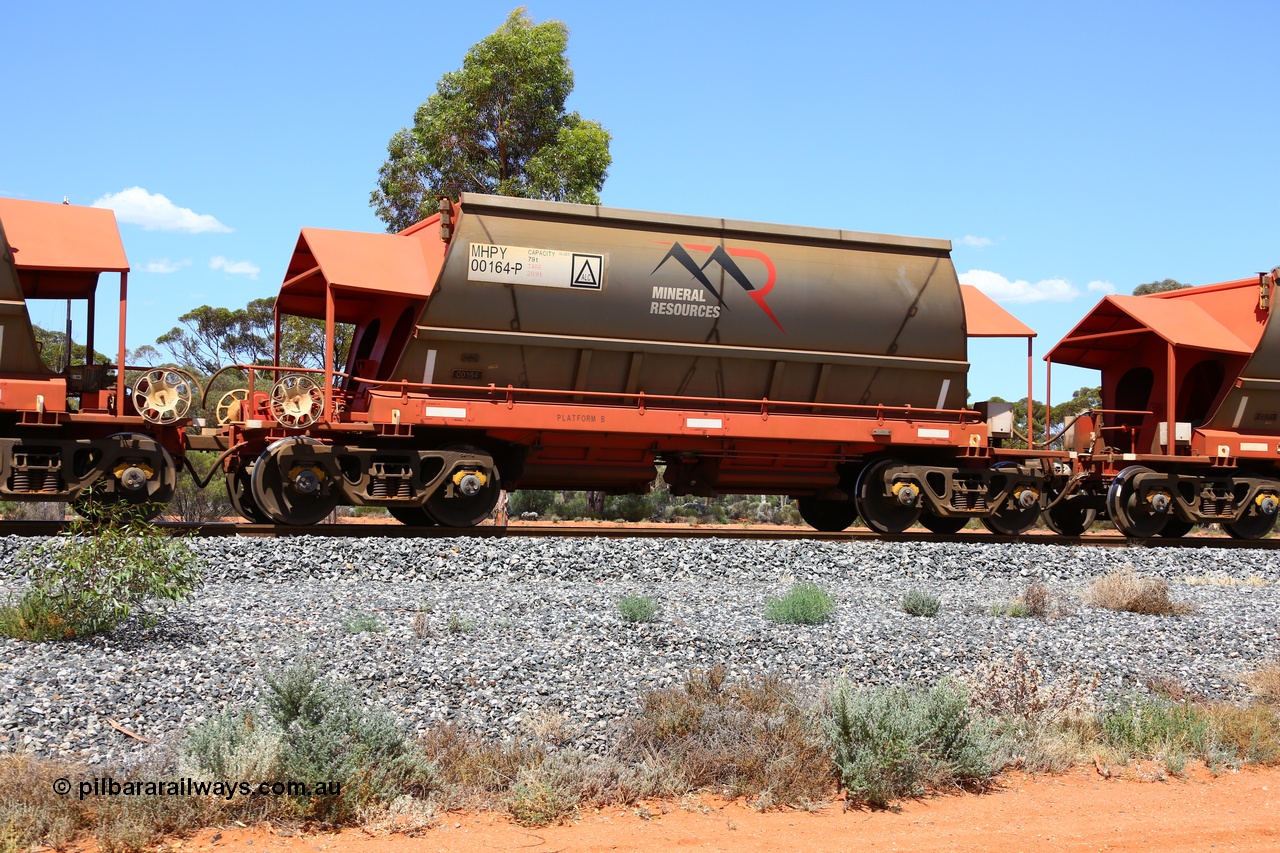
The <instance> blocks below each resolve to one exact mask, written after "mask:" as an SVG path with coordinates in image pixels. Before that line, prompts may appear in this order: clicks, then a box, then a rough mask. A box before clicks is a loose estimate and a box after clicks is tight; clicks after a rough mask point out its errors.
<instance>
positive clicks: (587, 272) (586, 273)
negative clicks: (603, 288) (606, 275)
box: [573, 258, 600, 287]
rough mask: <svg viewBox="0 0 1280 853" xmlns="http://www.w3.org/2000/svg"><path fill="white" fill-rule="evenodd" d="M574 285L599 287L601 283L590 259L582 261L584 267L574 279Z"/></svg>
mask: <svg viewBox="0 0 1280 853" xmlns="http://www.w3.org/2000/svg"><path fill="white" fill-rule="evenodd" d="M573 283H574V284H583V285H586V286H588V287H598V286H599V284H600V282H598V281H596V272H595V270H593V269H592V268H591V260H590V259H589V258H583V259H582V267H581V268H580V269H579V270H578V273H577V275H575V276H574V277H573Z"/></svg>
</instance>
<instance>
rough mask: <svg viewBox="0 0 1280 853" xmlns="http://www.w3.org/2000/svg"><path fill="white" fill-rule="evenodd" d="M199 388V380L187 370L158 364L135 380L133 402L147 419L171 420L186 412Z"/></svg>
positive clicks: (166, 421) (180, 416)
mask: <svg viewBox="0 0 1280 853" xmlns="http://www.w3.org/2000/svg"><path fill="white" fill-rule="evenodd" d="M193 389H194V390H193ZM196 390H198V386H197V384H196V381H195V380H194V379H193V378H191V376H189V375H188V374H186V373H185V372H183V371H181V370H175V369H173V368H169V367H161V368H156V369H155V370H148V371H147V372H146V373H144V374H142V376H140V377H138V381H137V382H135V383H133V405H134V407H135V408H136V409H137V410H138V414H140V415H142V419H143V420H145V421H146V422H147V423H152V424H171V423H173V422H174V421H177V420H180V419H181V418H182V417H183V416H184V415H186V413H187V410H188V409H190V408H191V399H192V397H193V396H194V395H195V391H196Z"/></svg>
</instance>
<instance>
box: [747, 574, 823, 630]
mask: <svg viewBox="0 0 1280 853" xmlns="http://www.w3.org/2000/svg"><path fill="white" fill-rule="evenodd" d="M835 612H836V602H835V599H833V598H832V597H831V594H830V593H828V592H827V591H826V590H825V589H823V588H822V587H820V586H818V585H817V584H812V583H798V584H796V585H795V586H793V587H791V590H790V591H789V592H788V593H787V594H786V595H783V596H781V597H779V598H771V599H769V600H768V601H766V602H765V606H764V616H765V618H766V619H768V620H769V621H770V622H781V623H783V624H787V625H817V624H819V623H822V622H828V621H830V620H831V617H832V616H834V615H835Z"/></svg>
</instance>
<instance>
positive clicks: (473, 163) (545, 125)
mask: <svg viewBox="0 0 1280 853" xmlns="http://www.w3.org/2000/svg"><path fill="white" fill-rule="evenodd" d="M568 42H569V30H568V28H567V27H566V26H565V25H564V24H563V23H561V22H560V21H545V22H543V23H541V24H535V23H534V22H533V20H532V19H531V18H530V17H529V15H528V14H527V13H526V12H525V10H524V8H523V7H521V8H519V9H516V10H515V11H513V12H512V13H511V14H510V16H508V18H507V20H506V22H505V23H504V24H503V25H502V26H501V27H499V28H498V29H497V30H496V31H495V32H494V33H493V34H491V35H489V36H487V37H486V38H484V39H483V40H481V41H480V42H478V43H477V44H475V45H473V46H472V47H471V49H470V50H469V51H467V55H466V57H465V58H464V59H463V61H462V68H461V69H459V70H458V71H451V72H449V73H448V74H445V75H444V77H442V78H441V79H440V81H439V83H437V84H436V91H435V94H433V95H431V97H429V98H428V99H427V101H426V103H424V104H423V105H422V106H420V107H418V109H417V111H416V112H415V113H414V117H413V127H410V128H402V129H401V130H400V131H398V132H397V133H396V134H395V135H394V136H392V137H391V141H390V143H388V145H387V154H388V157H387V161H386V162H385V163H383V165H382V168H381V169H379V170H378V187H377V189H375V190H374V191H373V192H372V193H371V194H370V196H369V204H370V206H372V207H373V208H374V210H375V211H376V213H377V215H378V217H379V218H380V219H381V220H382V221H383V222H385V223H387V230H388V231H399V230H401V229H403V228H406V227H408V226H409V225H412V224H413V223H415V222H417V221H418V220H420V219H423V218H425V217H427V216H430V215H431V214H432V213H434V212H435V210H436V207H437V201H436V199H437V197H438V196H448V197H450V198H455V199H456V198H457V197H458V194H459V193H462V192H482V193H492V194H496V195H507V196H518V197H522V198H540V199H549V200H552V201H570V202H578V203H582V204H599V203H600V188H601V187H602V186H604V180H605V176H606V173H607V172H608V169H609V164H610V162H611V160H612V158H611V157H610V155H609V140H610V135H609V132H608V131H607V130H605V129H604V128H603V127H602V126H601V125H600V124H599V123H598V122H595V121H589V120H587V119H584V118H582V116H580V115H579V114H578V113H577V112H566V111H565V100H566V99H567V98H568V97H569V93H570V92H572V91H573V70H572V69H571V68H570V67H569V60H568V59H567V58H566V56H565V50H566V48H567V46H568Z"/></svg>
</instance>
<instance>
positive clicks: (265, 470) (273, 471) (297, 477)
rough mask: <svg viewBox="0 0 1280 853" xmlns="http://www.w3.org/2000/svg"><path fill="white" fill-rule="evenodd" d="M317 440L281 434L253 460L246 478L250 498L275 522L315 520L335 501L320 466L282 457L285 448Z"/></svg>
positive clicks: (336, 494)
mask: <svg viewBox="0 0 1280 853" xmlns="http://www.w3.org/2000/svg"><path fill="white" fill-rule="evenodd" d="M319 443H320V442H318V441H316V440H315V439H314V438H307V437H305V436H297V437H295V438H282V439H281V440H279V441H277V442H275V443H274V444H272V445H271V446H270V447H268V448H267V449H266V450H264V451H262V455H261V456H259V457H258V461H257V462H255V463H254V465H253V475H252V476H251V477H250V478H249V482H250V485H251V489H250V493H251V494H252V495H253V501H254V503H256V504H257V505H258V506H259V507H260V508H261V510H262V512H263V513H265V514H266V515H267V516H268V517H269V518H270V519H271V520H272V521H274V522H276V523H277V524H293V525H299V526H301V525H307V524H315V523H316V522H318V521H320V520H322V519H323V518H324V517H325V516H326V515H328V514H329V513H331V512H333V510H334V507H336V506H337V505H338V499H339V497H340V496H341V495H340V493H339V492H338V490H337V489H335V488H332V487H331V485H330V484H328V483H326V482H325V480H326V479H327V474H326V473H325V472H324V470H323V468H321V467H320V466H319V465H314V466H309V465H305V464H300V462H301V460H297V459H289V460H283V459H282V457H283V456H284V454H285V451H287V450H288V449H289V448H292V447H297V446H298V445H313V444H316V445H318V444H319ZM290 456H292V454H290ZM282 461H283V462H284V464H281V463H282ZM286 465H287V466H288V469H287V470H286Z"/></svg>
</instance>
